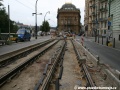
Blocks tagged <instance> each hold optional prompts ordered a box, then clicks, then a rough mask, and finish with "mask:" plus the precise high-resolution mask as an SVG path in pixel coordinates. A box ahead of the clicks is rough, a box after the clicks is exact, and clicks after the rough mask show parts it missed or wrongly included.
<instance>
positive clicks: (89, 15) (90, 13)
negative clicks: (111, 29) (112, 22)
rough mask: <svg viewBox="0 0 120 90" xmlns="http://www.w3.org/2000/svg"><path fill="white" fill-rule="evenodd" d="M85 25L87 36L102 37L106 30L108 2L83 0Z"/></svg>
mask: <svg viewBox="0 0 120 90" xmlns="http://www.w3.org/2000/svg"><path fill="white" fill-rule="evenodd" d="M84 20H85V25H88V31H87V32H88V36H96V35H99V36H102V35H104V34H106V31H107V30H108V25H107V22H108V0H85V19H84Z"/></svg>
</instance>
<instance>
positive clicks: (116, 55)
mask: <svg viewBox="0 0 120 90" xmlns="http://www.w3.org/2000/svg"><path fill="white" fill-rule="evenodd" d="M77 39H80V37H79V36H77ZM84 45H85V46H86V47H87V48H89V50H90V52H92V53H93V54H94V55H98V56H99V57H100V61H101V62H103V63H105V64H108V65H109V66H110V67H112V68H114V69H117V70H120V51H119V50H116V49H113V48H110V47H107V46H103V45H100V44H97V43H95V42H93V41H91V40H90V39H85V43H84Z"/></svg>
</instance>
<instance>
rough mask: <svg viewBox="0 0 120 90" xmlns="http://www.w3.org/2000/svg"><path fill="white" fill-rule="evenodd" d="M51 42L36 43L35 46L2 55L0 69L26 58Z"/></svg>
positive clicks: (0, 56)
mask: <svg viewBox="0 0 120 90" xmlns="http://www.w3.org/2000/svg"><path fill="white" fill-rule="evenodd" d="M52 41H53V40H52V39H51V40H47V41H45V42H42V43H37V44H35V45H32V46H29V47H25V48H22V49H19V50H17V51H13V52H10V53H6V54H4V55H0V68H2V67H5V66H7V65H9V64H11V63H12V62H14V61H16V60H18V59H20V58H23V57H25V56H27V55H28V54H30V53H32V52H34V51H36V50H38V49H39V48H42V47H43V46H44V45H47V44H48V43H50V42H52Z"/></svg>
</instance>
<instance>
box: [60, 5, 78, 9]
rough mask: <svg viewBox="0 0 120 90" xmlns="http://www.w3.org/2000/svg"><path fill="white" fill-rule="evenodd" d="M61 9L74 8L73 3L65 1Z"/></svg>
mask: <svg viewBox="0 0 120 90" xmlns="http://www.w3.org/2000/svg"><path fill="white" fill-rule="evenodd" d="M61 9H63V10H76V7H75V5H73V4H71V3H65V4H64V5H63V6H62V8H61Z"/></svg>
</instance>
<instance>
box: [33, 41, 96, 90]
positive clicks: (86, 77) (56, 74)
mask: <svg viewBox="0 0 120 90" xmlns="http://www.w3.org/2000/svg"><path fill="white" fill-rule="evenodd" d="M67 42H68V41H67ZM67 42H66V41H65V42H64V44H63V45H62V47H61V48H60V49H59V50H57V51H56V53H55V55H54V57H53V58H52V61H50V62H51V63H50V64H49V63H48V64H46V67H45V69H44V72H43V75H42V77H41V78H40V80H39V82H38V83H37V84H36V86H35V88H34V90H73V89H74V86H73V87H72V88H70V87H71V86H70V85H68V87H69V88H65V87H67V86H65V87H64V84H65V80H63V79H66V78H67V77H69V75H70V74H72V73H74V72H72V70H71V71H70V72H71V73H68V74H67V75H68V76H67V77H66V75H65V74H66V72H65V71H66V70H67V72H69V71H68V68H70V67H69V65H68V64H67V65H68V66H67V65H66V64H64V63H65V62H66V61H65V60H64V59H65V53H66V51H67ZM71 42H72V45H73V49H74V52H75V54H76V57H77V60H78V66H80V67H78V68H79V71H77V72H80V73H82V79H81V81H82V80H83V81H82V82H85V84H84V85H83V84H82V83H81V82H79V85H78V86H82V85H83V86H84V87H94V86H95V83H94V82H93V80H92V78H91V75H90V73H89V72H88V70H87V67H86V60H85V59H83V58H81V56H80V53H79V51H78V50H77V47H76V45H75V42H74V41H73V40H71ZM69 44H70V42H69ZM68 47H69V46H68ZM68 63H69V62H68ZM73 63H74V62H73ZM66 67H67V68H66ZM71 67H72V65H71ZM64 69H66V70H65V71H64ZM73 71H74V70H73ZM74 74H75V73H74ZM62 76H63V77H64V76H65V77H64V78H63V79H62ZM78 77H79V75H78ZM69 79H70V81H71V82H72V77H71V78H69ZM74 79H75V78H74ZM68 81H69V80H68ZM73 81H74V80H73ZM69 84H71V83H69ZM72 84H73V83H72Z"/></svg>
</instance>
